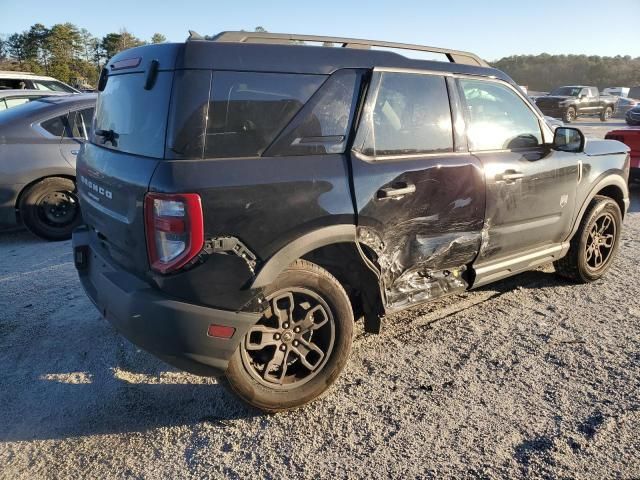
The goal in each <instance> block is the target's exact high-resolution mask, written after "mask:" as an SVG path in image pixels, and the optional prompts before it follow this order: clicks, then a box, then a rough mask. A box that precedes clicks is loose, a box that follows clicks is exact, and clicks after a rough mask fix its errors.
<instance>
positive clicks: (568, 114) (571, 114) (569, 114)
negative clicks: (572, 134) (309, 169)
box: [563, 107, 578, 123]
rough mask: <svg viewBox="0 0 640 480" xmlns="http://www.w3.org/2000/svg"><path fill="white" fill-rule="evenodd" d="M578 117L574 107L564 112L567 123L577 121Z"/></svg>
mask: <svg viewBox="0 0 640 480" xmlns="http://www.w3.org/2000/svg"><path fill="white" fill-rule="evenodd" d="M577 116H578V114H577V112H576V109H575V108H574V107H569V108H567V110H566V111H565V112H564V118H563V120H564V121H565V123H571V122H573V121H574V120H575V119H576V117H577Z"/></svg>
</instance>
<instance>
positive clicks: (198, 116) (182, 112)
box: [166, 70, 211, 159]
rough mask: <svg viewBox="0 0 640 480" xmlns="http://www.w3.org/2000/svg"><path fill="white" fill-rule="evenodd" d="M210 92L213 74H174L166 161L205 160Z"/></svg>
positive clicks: (182, 72)
mask: <svg viewBox="0 0 640 480" xmlns="http://www.w3.org/2000/svg"><path fill="white" fill-rule="evenodd" d="M210 88H211V71H210V70H178V71H176V72H175V76H174V79H173V94H172V97H171V108H170V110H169V126H168V131H167V153H166V156H167V158H171V159H176V158H202V155H203V153H204V141H205V129H206V125H207V115H208V113H209V92H210Z"/></svg>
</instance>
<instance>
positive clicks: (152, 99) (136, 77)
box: [92, 72, 173, 158]
mask: <svg viewBox="0 0 640 480" xmlns="http://www.w3.org/2000/svg"><path fill="white" fill-rule="evenodd" d="M172 77H173V72H159V73H158V76H157V79H156V82H155V85H154V86H153V88H152V89H151V90H145V89H144V82H145V75H144V74H143V73H128V74H124V75H111V76H109V80H108V81H107V85H106V87H105V89H104V91H102V92H101V93H100V95H99V96H98V103H97V107H96V116H95V129H94V131H93V135H92V142H93V143H95V144H97V145H100V146H104V147H106V148H111V149H115V150H119V151H122V152H127V153H132V154H135V155H144V156H147V157H155V158H162V157H163V156H164V142H165V131H166V124H167V112H168V110H169V97H170V96H171V81H172Z"/></svg>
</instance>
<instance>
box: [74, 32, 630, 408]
mask: <svg viewBox="0 0 640 480" xmlns="http://www.w3.org/2000/svg"><path fill="white" fill-rule="evenodd" d="M305 42H313V43H317V44H318V45H310V44H309V43H305ZM385 49H386V50H385ZM398 51H403V52H407V53H411V52H412V51H418V52H420V53H424V52H425V51H426V52H432V53H433V54H434V55H436V54H437V55H441V56H442V60H443V61H437V60H436V61H434V60H415V59H410V58H408V57H407V56H406V55H404V54H400V53H398ZM99 90H100V94H99V98H98V103H97V109H96V115H95V119H94V128H93V131H92V137H91V139H90V141H89V142H87V143H86V144H85V145H84V146H83V148H82V151H81V153H80V156H79V159H78V164H77V178H78V182H77V183H78V191H79V199H80V203H81V207H82V210H83V212H84V221H85V222H86V225H84V226H82V227H79V229H77V230H76V231H75V232H74V234H73V247H74V258H75V263H76V267H77V269H78V272H79V276H80V280H81V282H82V284H83V286H84V288H85V290H86V292H87V294H88V295H89V296H90V297H91V299H92V301H93V302H94V303H95V305H96V306H97V307H98V309H99V311H100V312H101V314H102V315H103V316H104V317H106V318H107V319H108V320H109V321H110V322H111V323H112V324H113V325H114V326H115V327H116V328H117V329H118V330H119V331H120V332H122V334H123V335H125V336H126V337H127V338H129V339H130V340H131V341H133V342H134V343H136V344H138V345H139V346H141V347H142V348H144V349H146V350H148V351H149V352H152V353H153V354H155V355H157V356H159V357H160V358H162V359H164V360H165V361H166V362H168V363H170V364H173V365H175V366H177V367H179V368H182V369H185V370H187V371H190V372H194V373H197V374H202V375H216V376H220V377H221V379H222V380H223V383H225V384H227V385H228V386H230V388H231V389H232V390H233V391H234V392H235V393H236V394H237V395H239V396H240V397H241V398H242V399H244V400H245V401H247V402H249V403H250V404H252V405H254V406H256V407H259V408H261V409H264V410H266V411H278V410H284V409H287V408H292V407H297V406H300V405H303V404H305V403H307V402H309V401H311V400H313V399H314V398H316V397H318V396H319V395H321V394H322V393H323V392H325V391H326V390H327V389H328V387H329V386H330V385H331V384H332V383H333V382H334V381H335V380H336V378H337V377H338V375H339V373H340V372H341V370H342V369H343V367H344V366H345V363H346V362H347V358H348V355H349V351H350V347H351V342H352V332H353V325H354V320H355V319H360V318H362V319H363V322H364V329H365V330H366V331H367V332H378V331H379V330H380V328H381V323H382V319H383V318H384V317H385V315H387V314H389V313H391V312H397V311H399V310H402V309H405V308H407V307H411V306H413V305H417V304H420V303H422V302H426V301H429V300H433V299H435V298H438V297H442V296H443V295H450V294H455V293H460V292H464V291H465V290H468V289H471V288H477V287H480V286H482V285H486V284H487V283H489V282H494V281H496V280H499V279H502V278H505V277H507V276H510V275H514V274H517V273H519V272H522V271H525V270H528V269H532V268H535V267H536V266H538V265H541V264H545V263H548V262H554V263H555V266H556V269H557V271H558V272H559V273H560V274H561V275H564V276H566V277H568V278H570V279H572V280H575V281H578V282H590V281H593V280H596V279H599V278H600V277H602V275H603V274H604V273H605V272H606V271H607V269H609V267H610V266H611V263H612V261H613V258H614V256H615V253H616V250H617V248H618V240H619V237H620V230H621V228H622V220H623V216H624V214H625V212H626V210H627V207H628V204H629V198H628V197H629V196H628V189H627V177H628V174H629V171H628V170H629V154H628V148H627V147H626V146H625V145H624V144H622V143H620V142H617V141H604V140H602V141H592V140H585V138H584V137H583V135H582V133H581V132H580V131H579V130H576V129H572V128H564V127H561V128H558V129H557V130H556V131H555V135H554V134H553V133H552V132H551V130H550V129H549V127H548V126H547V125H546V123H545V121H544V118H543V117H542V115H540V113H539V112H538V110H537V109H535V108H534V107H533V106H532V105H531V104H530V102H529V100H528V99H527V97H526V96H525V95H523V93H522V91H521V90H520V89H519V88H518V87H517V85H515V84H514V82H513V81H512V80H511V79H510V78H509V77H507V76H506V75H505V74H504V73H502V72H500V71H498V70H495V69H492V68H490V67H488V66H487V65H486V64H485V62H483V61H482V60H481V59H479V58H478V57H476V56H475V55H473V54H469V53H465V52H458V51H453V50H446V49H437V48H430V47H421V46H416V45H405V44H391V43H384V42H372V41H365V40H354V39H344V38H329V37H311V36H300V35H284V34H261V33H244V32H226V33H222V34H220V35H218V36H217V37H215V38H214V39H213V40H212V41H211V40H210V41H205V40H204V39H198V38H197V37H195V36H194V35H193V34H192V37H191V38H190V40H188V41H187V42H185V43H182V44H161V45H148V46H143V47H138V48H134V49H131V50H127V51H124V52H122V53H119V54H118V55H116V56H115V57H113V58H112V59H111V60H110V62H109V63H108V65H107V68H106V69H105V70H104V71H103V73H102V75H101V78H100V85H99Z"/></svg>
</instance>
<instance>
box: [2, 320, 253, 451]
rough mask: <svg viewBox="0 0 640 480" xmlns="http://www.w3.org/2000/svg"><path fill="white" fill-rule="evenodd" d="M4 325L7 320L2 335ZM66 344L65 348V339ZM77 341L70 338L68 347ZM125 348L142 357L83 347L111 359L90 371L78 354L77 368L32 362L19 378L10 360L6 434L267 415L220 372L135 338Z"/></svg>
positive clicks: (217, 422)
mask: <svg viewBox="0 0 640 480" xmlns="http://www.w3.org/2000/svg"><path fill="white" fill-rule="evenodd" d="M2 330H4V328H3V326H2V325H0V335H2V334H3V332H2ZM116 341H117V340H116ZM123 342H124V341H123ZM60 347H61V348H63V349H64V348H65V345H64V342H62V343H61V344H60ZM76 347H77V344H74V345H70V346H69V350H67V351H71V350H70V349H71V348H76ZM126 349H129V350H130V352H129V353H130V354H131V353H132V352H133V353H134V354H135V356H136V358H137V360H139V361H138V362H136V363H137V364H138V365H137V368H127V369H124V368H122V367H121V366H119V365H118V363H119V362H115V363H112V364H110V362H109V361H108V358H99V357H102V356H103V354H104V352H99V351H98V355H99V357H98V358H93V359H90V357H91V356H94V355H95V354H94V353H92V352H83V353H84V359H85V360H88V361H89V362H90V363H94V364H95V363H100V360H102V361H104V362H105V364H104V365H103V367H104V368H101V369H98V370H96V369H93V370H88V371H87V369H86V368H83V367H85V365H83V362H74V363H75V368H69V369H66V370H65V371H63V373H55V372H56V370H55V369H42V368H38V366H37V365H33V369H32V371H31V373H29V374H25V375H23V376H19V378H17V376H16V375H15V374H13V373H12V372H11V371H10V369H11V367H10V366H9V365H7V364H6V363H3V366H2V367H0V378H2V385H3V387H2V388H3V389H4V390H5V393H4V394H2V395H0V400H1V401H2V402H1V403H2V405H3V410H4V413H3V414H1V417H0V418H1V421H0V442H14V441H28V440H56V439H67V438H74V437H84V436H92V435H102V434H109V435H111V434H121V433H129V432H146V431H149V430H152V429H156V428H165V427H173V426H187V425H194V424H199V423H202V422H207V423H208V424H209V425H214V426H219V427H224V426H225V425H227V424H228V422H231V421H234V420H237V419H249V418H252V417H257V416H262V415H264V414H263V413H262V412H261V411H259V410H257V409H254V408H251V407H249V406H247V405H245V404H243V403H242V402H241V401H240V400H238V399H237V398H235V397H234V396H233V395H232V394H231V393H230V392H228V391H227V389H226V388H224V387H223V385H222V384H220V383H218V382H217V381H216V380H215V379H209V378H202V377H196V376H193V375H188V374H185V373H184V372H180V371H178V370H173V369H171V368H170V367H167V366H166V365H163V364H156V359H155V358H153V357H151V355H150V354H148V353H146V352H140V351H137V350H136V349H135V347H133V346H132V345H130V344H129V345H127V346H126ZM74 353H75V352H74ZM71 356H72V357H74V358H78V359H79V358H80V356H78V355H74V354H71ZM144 357H147V358H144ZM158 362H159V361H158ZM145 365H147V366H150V368H147V369H145V368H144V366H145ZM145 370H146V371H145ZM18 383H19V384H20V385H19V386H18V385H17V384H18ZM10 396H11V397H12V398H9V397H10ZM3 397H4V398H3Z"/></svg>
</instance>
